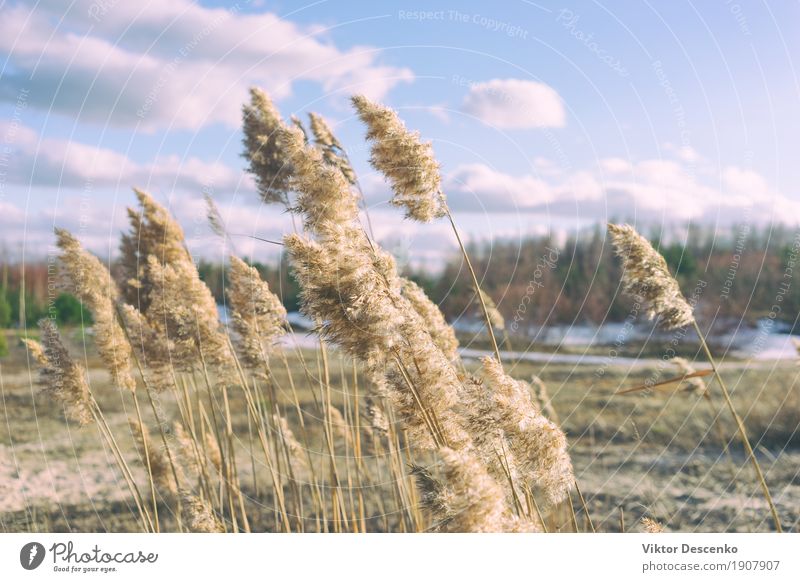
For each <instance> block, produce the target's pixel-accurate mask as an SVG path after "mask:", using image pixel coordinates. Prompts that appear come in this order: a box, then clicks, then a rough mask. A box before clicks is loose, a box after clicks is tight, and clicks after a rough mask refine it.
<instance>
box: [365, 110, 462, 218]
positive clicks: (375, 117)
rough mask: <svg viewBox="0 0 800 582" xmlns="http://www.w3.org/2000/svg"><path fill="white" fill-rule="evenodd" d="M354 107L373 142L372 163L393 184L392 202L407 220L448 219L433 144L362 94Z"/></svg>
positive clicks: (391, 112)
mask: <svg viewBox="0 0 800 582" xmlns="http://www.w3.org/2000/svg"><path fill="white" fill-rule="evenodd" d="M353 105H354V106H355V109H356V112H357V113H358V116H359V117H360V118H361V121H362V122H364V124H365V125H366V126H367V139H368V140H371V141H372V157H371V158H370V162H371V163H372V165H373V167H374V168H375V169H376V170H378V171H379V172H381V173H382V174H384V175H385V176H386V177H388V178H389V181H390V183H391V186H392V190H393V191H394V196H393V197H392V200H391V203H392V204H394V205H395V206H398V207H402V208H403V209H404V210H405V213H406V217H407V218H411V219H413V220H418V221H420V222H430V221H431V220H433V219H435V218H440V217H442V216H445V214H446V213H447V203H446V201H445V197H444V194H443V193H442V191H441V178H440V176H439V163H438V162H437V161H436V158H435V157H434V155H433V148H432V147H431V144H430V143H423V142H421V141H420V138H419V133H418V132H413V133H412V132H410V131H408V130H407V129H406V127H405V125H404V124H403V122H402V121H401V120H400V118H399V117H398V116H397V114H396V113H395V112H394V111H393V110H391V109H390V108H388V107H384V106H382V105H378V104H377V103H372V102H371V101H369V100H368V99H367V98H366V97H364V96H362V95H357V96H355V97H353Z"/></svg>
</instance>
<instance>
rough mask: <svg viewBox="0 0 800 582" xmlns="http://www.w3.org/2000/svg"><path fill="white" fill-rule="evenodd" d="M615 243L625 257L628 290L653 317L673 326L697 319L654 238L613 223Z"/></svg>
mask: <svg viewBox="0 0 800 582" xmlns="http://www.w3.org/2000/svg"><path fill="white" fill-rule="evenodd" d="M608 232H609V233H610V234H611V243H612V244H613V245H614V249H615V250H616V253H617V255H618V256H619V257H621V258H622V268H623V272H622V284H623V289H624V291H625V292H626V293H627V294H629V295H631V296H632V297H634V298H635V299H636V300H637V301H641V302H643V304H644V306H645V307H646V309H647V315H648V317H650V318H651V319H652V318H654V317H660V318H661V324H662V325H663V326H664V327H665V328H667V329H672V328H676V327H683V326H685V325H690V324H691V323H693V322H694V315H692V308H691V306H690V305H689V303H688V302H687V301H686V299H685V298H684V296H683V294H682V293H681V290H680V287H678V282H677V281H676V280H675V279H674V278H673V277H672V275H670V272H669V268H668V267H667V262H666V261H665V260H664V257H662V256H661V255H660V254H659V253H658V252H657V251H656V250H655V249H654V248H653V245H651V244H650V242H649V241H648V240H647V239H646V238H644V237H643V236H642V235H640V234H639V233H638V232H636V230H635V229H634V228H633V227H632V226H630V225H627V224H625V225H618V224H609V225H608Z"/></svg>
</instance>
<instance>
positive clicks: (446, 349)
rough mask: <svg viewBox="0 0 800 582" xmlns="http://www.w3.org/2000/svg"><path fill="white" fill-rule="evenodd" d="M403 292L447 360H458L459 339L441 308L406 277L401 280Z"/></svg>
mask: <svg viewBox="0 0 800 582" xmlns="http://www.w3.org/2000/svg"><path fill="white" fill-rule="evenodd" d="M401 284H402V289H401V292H402V294H403V297H405V298H406V299H407V300H408V301H409V302H410V303H411V305H412V306H413V307H414V311H416V312H417V313H418V314H419V316H420V317H421V318H422V320H423V321H424V322H425V326H426V327H427V329H428V331H429V332H430V334H431V337H432V338H433V341H434V343H435V344H436V346H437V347H438V348H439V349H440V350H442V352H443V353H444V355H445V356H447V359H449V360H451V361H452V360H456V359H457V358H458V339H456V333H455V331H454V330H453V328H452V327H450V326H449V325H447V322H446V321H445V319H444V315H443V314H442V312H441V310H440V309H439V307H438V306H437V305H436V304H435V303H434V302H433V301H431V300H430V299H429V298H428V296H427V295H426V294H425V291H423V290H422V288H421V287H420V286H419V285H417V284H416V283H414V281H411V280H410V279H406V278H405V277H403V278H401Z"/></svg>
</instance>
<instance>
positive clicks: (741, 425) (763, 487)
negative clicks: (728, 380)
mask: <svg viewBox="0 0 800 582" xmlns="http://www.w3.org/2000/svg"><path fill="white" fill-rule="evenodd" d="M692 323H693V325H694V329H695V331H696V332H697V335H698V337H699V338H700V345H701V346H702V347H703V351H704V352H705V354H706V357H707V358H708V363H709V364H711V368H712V369H713V370H714V377H715V378H716V379H717V381H718V382H719V386H720V389H721V390H722V396H723V398H724V399H725V404H727V405H728V410H730V412H731V415H732V416H733V420H734V421H735V422H736V428H737V430H738V431H739V437H740V438H741V440H742V445H743V446H744V450H745V451H746V452H747V456H748V457H749V459H750V463H751V464H752V465H753V469H755V471H756V476H757V477H758V482H759V485H761V490H762V491H763V492H764V498H765V499H766V500H767V503H768V504H769V510H770V513H772V519H773V521H774V522H775V529H776V530H777V531H778V533H782V532H783V528H782V527H781V520H780V517H779V516H778V509H777V508H776V507H775V502H774V501H773V500H772V495H770V492H769V487H767V481H766V479H764V473H763V472H762V471H761V465H760V464H759V462H758V459H756V455H755V453H754V452H753V447H751V446H750V440H749V439H748V438H747V431H746V430H745V428H744V423H743V422H742V419H741V417H740V416H739V414H738V413H737V412H736V409H735V408H734V406H733V401H732V400H731V396H730V393H729V392H728V387H727V386H726V385H725V381H724V380H723V379H722V376H721V375H720V374H719V371H718V369H717V364H716V362H715V360H714V357H713V356H712V355H711V350H710V349H709V348H708V344H707V343H706V339H705V336H704V335H703V332H702V331H700V326H699V325H697V322H696V321H693V322H692Z"/></svg>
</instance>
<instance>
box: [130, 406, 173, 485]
mask: <svg viewBox="0 0 800 582" xmlns="http://www.w3.org/2000/svg"><path fill="white" fill-rule="evenodd" d="M128 424H129V425H130V428H131V433H132V434H133V439H134V441H135V442H136V446H137V447H138V449H139V454H140V455H141V458H142V463H143V464H144V466H145V467H146V468H147V469H148V470H149V472H150V474H151V475H152V476H153V481H154V482H155V484H156V485H157V486H158V487H159V489H161V491H162V492H164V493H169V494H172V495H175V494H176V493H177V492H178V483H176V482H175V478H174V476H173V473H172V469H171V466H170V462H169V458H168V457H167V454H166V453H165V451H163V450H161V449H159V448H157V447H156V445H154V444H153V439H152V438H151V437H150V431H149V430H147V427H146V426H145V425H143V424H140V423H139V421H138V420H135V419H133V418H131V419H129V421H128Z"/></svg>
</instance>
